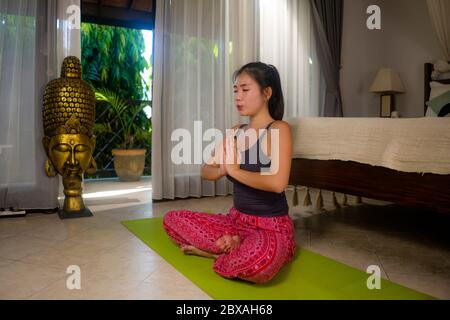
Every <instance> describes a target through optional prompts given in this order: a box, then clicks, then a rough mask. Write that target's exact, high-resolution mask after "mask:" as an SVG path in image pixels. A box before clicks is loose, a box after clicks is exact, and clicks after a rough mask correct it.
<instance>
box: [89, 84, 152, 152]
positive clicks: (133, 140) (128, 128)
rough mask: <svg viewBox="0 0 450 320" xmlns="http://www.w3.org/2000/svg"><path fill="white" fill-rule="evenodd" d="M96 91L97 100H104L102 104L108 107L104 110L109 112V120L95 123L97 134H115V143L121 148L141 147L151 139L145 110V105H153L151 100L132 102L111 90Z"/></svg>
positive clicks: (103, 106)
mask: <svg viewBox="0 0 450 320" xmlns="http://www.w3.org/2000/svg"><path fill="white" fill-rule="evenodd" d="M94 91H95V98H96V99H97V101H99V102H103V103H101V106H102V108H106V109H104V112H105V111H106V112H108V113H109V117H108V118H109V120H108V121H106V122H103V123H102V122H100V123H96V124H95V127H94V130H95V133H96V134H100V135H105V134H110V135H113V136H114V138H115V139H114V141H115V142H114V145H115V147H116V148H120V149H132V148H140V147H142V146H143V145H145V144H147V143H149V142H150V141H151V132H152V129H151V127H150V126H149V125H148V123H149V120H148V119H147V117H146V115H145V112H144V111H143V110H144V108H145V107H147V106H150V107H151V102H149V103H143V102H141V103H138V104H130V103H129V102H127V101H126V100H124V99H122V98H121V97H120V96H119V95H118V94H117V93H115V92H112V91H111V90H108V89H94ZM143 118H144V119H143ZM142 120H144V121H142Z"/></svg>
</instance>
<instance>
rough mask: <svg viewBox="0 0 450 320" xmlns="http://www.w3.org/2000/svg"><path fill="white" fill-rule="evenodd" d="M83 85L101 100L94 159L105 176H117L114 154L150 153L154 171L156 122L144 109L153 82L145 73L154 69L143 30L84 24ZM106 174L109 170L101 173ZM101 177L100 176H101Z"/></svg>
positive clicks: (149, 162) (149, 159)
mask: <svg viewBox="0 0 450 320" xmlns="http://www.w3.org/2000/svg"><path fill="white" fill-rule="evenodd" d="M81 45H82V66H83V79H84V80H85V81H86V82H88V83H89V84H91V86H92V87H93V89H94V91H95V95H96V98H97V107H96V125H95V134H96V136H97V147H96V150H95V154H94V158H95V160H96V162H97V165H98V168H99V169H100V170H99V175H100V176H105V175H108V174H107V172H110V173H112V172H113V170H112V169H113V163H112V161H113V156H112V153H111V151H112V149H114V148H122V149H130V148H145V149H147V155H146V164H145V166H146V169H145V171H144V173H145V174H149V173H150V168H151V121H150V120H149V119H148V118H147V115H146V113H145V112H144V111H143V109H144V108H145V107H146V106H150V107H151V102H149V101H146V100H148V97H147V96H146V95H145V92H149V89H150V85H151V78H150V79H142V76H141V73H142V72H143V71H144V70H145V69H146V68H149V67H150V66H149V65H148V63H147V61H146V59H145V58H144V57H143V56H142V53H143V52H144V50H145V43H144V38H143V36H142V32H141V31H140V30H134V29H127V28H120V27H110V26H103V25H95V24H89V23H83V24H82V26H81ZM102 169H104V170H102ZM97 176H98V175H97Z"/></svg>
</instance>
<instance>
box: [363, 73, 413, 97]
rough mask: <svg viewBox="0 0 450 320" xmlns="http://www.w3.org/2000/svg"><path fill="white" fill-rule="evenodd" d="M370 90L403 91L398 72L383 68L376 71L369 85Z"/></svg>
mask: <svg viewBox="0 0 450 320" xmlns="http://www.w3.org/2000/svg"><path fill="white" fill-rule="evenodd" d="M370 92H382V93H384V92H390V93H403V92H405V89H404V87H403V83H402V80H401V79H400V76H399V75H398V73H397V72H396V71H395V70H392V69H389V68H384V69H380V70H379V71H378V73H377V76H376V77H375V80H374V81H373V83H372V86H371V87H370Z"/></svg>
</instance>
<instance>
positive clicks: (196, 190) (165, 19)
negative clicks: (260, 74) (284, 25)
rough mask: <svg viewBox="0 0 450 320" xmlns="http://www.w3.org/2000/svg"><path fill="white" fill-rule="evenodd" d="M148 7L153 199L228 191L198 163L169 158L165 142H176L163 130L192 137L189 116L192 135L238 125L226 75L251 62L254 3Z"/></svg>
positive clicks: (183, 1)
mask: <svg viewBox="0 0 450 320" xmlns="http://www.w3.org/2000/svg"><path fill="white" fill-rule="evenodd" d="M156 8H157V12H156V28H155V53H154V54H155V58H154V65H155V69H154V85H153V92H154V93H153V116H152V130H153V131H152V135H153V139H152V140H153V141H152V185H153V199H163V198H168V199H173V198H175V197H181V198H185V197H189V196H196V197H200V196H213V195H226V194H229V193H230V192H231V190H232V189H231V188H232V187H231V184H230V183H229V182H228V181H227V180H226V179H225V178H223V179H221V181H217V182H210V181H204V180H202V179H201V177H200V164H181V165H175V164H174V163H173V162H172V160H171V151H172V147H173V146H174V145H176V144H177V143H178V142H172V141H171V135H172V132H173V131H174V130H175V129H180V128H184V129H187V130H188V131H189V132H190V133H191V136H192V140H193V139H194V121H201V122H202V132H199V134H200V137H201V135H202V134H203V132H204V131H205V130H207V129H209V128H217V129H219V130H222V131H223V132H224V131H225V129H226V128H230V127H231V126H232V125H233V124H236V123H239V122H240V119H239V114H238V113H237V112H236V111H235V108H234V104H233V100H232V99H233V92H232V73H233V72H234V71H235V70H236V69H238V68H239V67H240V66H241V65H243V64H245V63H247V62H250V61H255V60H257V56H258V45H259V44H258V39H257V38H256V37H255V36H254V35H255V34H256V32H257V29H258V21H257V16H258V15H257V10H258V6H257V1H256V0H247V1H240V0H216V1H202V0H160V1H158V5H157V6H156ZM207 144H209V143H205V144H204V146H206V145H207ZM190 145H191V146H192V147H193V145H194V144H193V141H191V143H190ZM195 153H196V154H197V155H198V151H196V150H194V151H193V152H192V157H191V159H192V161H194V154H195Z"/></svg>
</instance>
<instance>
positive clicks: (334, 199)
mask: <svg viewBox="0 0 450 320" xmlns="http://www.w3.org/2000/svg"><path fill="white" fill-rule="evenodd" d="M333 205H334V207H335V208H336V209H340V208H341V205H340V204H339V202H338V201H337V199H336V193H335V192H333Z"/></svg>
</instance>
